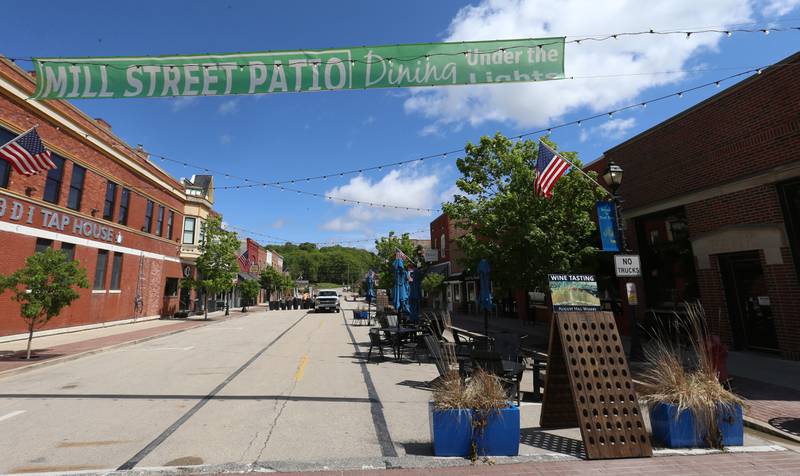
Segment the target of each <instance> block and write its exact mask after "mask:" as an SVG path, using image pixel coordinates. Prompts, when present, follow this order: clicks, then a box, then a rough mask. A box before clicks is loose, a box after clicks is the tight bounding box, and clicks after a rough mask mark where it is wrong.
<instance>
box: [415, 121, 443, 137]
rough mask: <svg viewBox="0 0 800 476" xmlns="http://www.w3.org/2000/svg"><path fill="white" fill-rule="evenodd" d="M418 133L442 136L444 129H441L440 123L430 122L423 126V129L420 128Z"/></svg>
mask: <svg viewBox="0 0 800 476" xmlns="http://www.w3.org/2000/svg"><path fill="white" fill-rule="evenodd" d="M418 134H419V135H421V136H422V137H427V136H441V135H442V131H441V130H440V129H439V125H438V124H428V125H426V126H425V127H423V128H422V129H420V131H419V133H418Z"/></svg>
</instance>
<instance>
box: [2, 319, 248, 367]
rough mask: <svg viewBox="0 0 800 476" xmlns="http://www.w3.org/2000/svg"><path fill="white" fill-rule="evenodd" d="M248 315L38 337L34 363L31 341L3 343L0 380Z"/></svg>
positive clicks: (149, 322)
mask: <svg viewBox="0 0 800 476" xmlns="http://www.w3.org/2000/svg"><path fill="white" fill-rule="evenodd" d="M262 307H263V306H262ZM251 309H252V312H255V311H257V310H258V309H260V308H259V307H258V306H251ZM247 314H248V313H241V312H239V311H234V310H231V312H230V316H227V317H226V316H224V313H223V311H216V312H213V313H209V315H208V320H206V319H204V318H203V316H192V317H190V318H187V319H156V320H147V321H141V322H132V323H129V324H123V325H115V326H111V327H99V328H94V329H87V330H81V331H77V332H65V333H63V334H51V335H46V336H41V337H34V339H33V342H32V349H33V355H32V358H31V359H30V360H27V359H25V355H26V354H25V350H26V348H27V341H25V340H17V341H12V342H4V343H0V377H2V376H7V375H11V374H15V373H18V372H21V371H24V370H27V369H31V368H36V367H40V366H43V365H50V364H53V363H56V362H63V361H67V360H71V359H75V358H79V357H82V356H85V355H91V354H93V353H96V352H100V351H103V350H105V349H109V348H113V347H117V346H121V345H130V344H134V343H138V342H144V341H147V340H150V339H155V338H158V337H164V336H167V335H170V334H174V333H177V332H183V331H186V330H188V329H192V328H195V327H199V326H204V325H207V324H211V323H213V322H217V321H220V320H222V319H226V318H232V317H238V316H242V315H247Z"/></svg>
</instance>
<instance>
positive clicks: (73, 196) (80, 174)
mask: <svg viewBox="0 0 800 476" xmlns="http://www.w3.org/2000/svg"><path fill="white" fill-rule="evenodd" d="M85 179H86V169H85V168H84V167H81V166H80V165H78V164H72V178H71V179H70V180H69V195H68V196H67V208H71V209H73V210H80V209H81V198H82V197H83V182H84V180H85Z"/></svg>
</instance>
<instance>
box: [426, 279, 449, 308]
mask: <svg viewBox="0 0 800 476" xmlns="http://www.w3.org/2000/svg"><path fill="white" fill-rule="evenodd" d="M421 285H422V290H423V291H425V293H426V294H427V295H428V296H433V294H434V293H440V292H442V287H443V285H444V276H442V275H441V274H439V273H428V274H427V275H426V276H425V277H424V278H422V283H421ZM430 305H431V306H432V305H433V304H430Z"/></svg>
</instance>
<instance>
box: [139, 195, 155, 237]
mask: <svg viewBox="0 0 800 476" xmlns="http://www.w3.org/2000/svg"><path fill="white" fill-rule="evenodd" d="M152 229H153V201H152V200H148V201H147V208H145V210H144V226H143V227H142V231H144V232H145V233H150V230H152Z"/></svg>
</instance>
